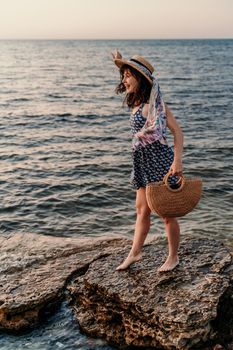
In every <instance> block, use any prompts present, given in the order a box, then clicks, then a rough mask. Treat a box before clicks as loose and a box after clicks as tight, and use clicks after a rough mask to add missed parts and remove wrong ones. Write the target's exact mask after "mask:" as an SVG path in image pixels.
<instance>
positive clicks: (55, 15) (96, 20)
mask: <svg viewBox="0 0 233 350" xmlns="http://www.w3.org/2000/svg"><path fill="white" fill-rule="evenodd" d="M173 38H181V39H183V38H233V0H0V39H173Z"/></svg>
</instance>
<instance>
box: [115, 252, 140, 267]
mask: <svg viewBox="0 0 233 350" xmlns="http://www.w3.org/2000/svg"><path fill="white" fill-rule="evenodd" d="M141 258H142V253H139V254H137V255H128V256H127V258H126V259H125V261H124V262H123V263H122V264H120V265H119V266H118V267H117V268H116V270H117V271H119V270H125V269H127V267H129V266H130V265H131V264H133V263H134V262H136V261H139V260H141Z"/></svg>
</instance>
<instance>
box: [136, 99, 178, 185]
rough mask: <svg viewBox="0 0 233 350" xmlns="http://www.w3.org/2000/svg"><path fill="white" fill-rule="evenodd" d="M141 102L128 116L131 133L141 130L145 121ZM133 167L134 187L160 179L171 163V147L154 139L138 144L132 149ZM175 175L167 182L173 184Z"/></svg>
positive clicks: (172, 156) (175, 180) (172, 155)
mask: <svg viewBox="0 0 233 350" xmlns="http://www.w3.org/2000/svg"><path fill="white" fill-rule="evenodd" d="M143 106H144V104H142V105H141V106H140V107H139V109H138V110H137V112H136V113H134V114H132V115H131V117H130V124H131V131H132V134H133V135H134V134H136V133H137V132H138V131H140V130H141V128H142V127H143V125H144V124H145V122H146V118H145V117H143V116H142V109H143ZM132 158H133V169H132V173H131V184H132V186H133V188H134V189H136V190H138V189H139V188H140V187H146V185H147V184H148V183H149V182H154V181H161V180H163V178H164V176H165V175H166V174H167V172H168V170H169V169H170V166H171V165H172V162H173V158H174V153H173V150H172V148H171V147H169V146H168V145H163V144H161V143H160V142H159V141H154V142H153V143H151V144H147V145H146V146H142V145H140V146H139V147H137V149H136V150H133V151H132ZM176 182H177V177H176V176H170V177H169V183H170V184H175V183H176Z"/></svg>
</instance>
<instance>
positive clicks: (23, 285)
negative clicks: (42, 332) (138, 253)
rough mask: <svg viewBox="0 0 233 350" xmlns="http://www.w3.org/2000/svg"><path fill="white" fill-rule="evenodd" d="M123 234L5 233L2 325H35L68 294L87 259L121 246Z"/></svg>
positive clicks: (0, 260)
mask: <svg viewBox="0 0 233 350" xmlns="http://www.w3.org/2000/svg"><path fill="white" fill-rule="evenodd" d="M129 243H130V241H128V240H126V239H122V238H117V237H116V238H114V237H100V238H94V237H93V238H64V237H53V236H45V235H35V234H16V235H14V236H12V237H10V238H1V255H0V329H2V330H3V329H4V330H11V331H12V330H14V331H18V330H22V329H25V328H31V327H34V326H35V325H36V324H37V323H38V322H39V321H40V319H41V317H43V316H44V315H46V313H47V312H48V311H51V310H53V309H54V307H56V305H57V304H58V303H60V301H61V300H62V299H63V298H64V295H65V286H66V284H67V282H68V281H69V279H70V278H72V276H73V275H75V274H82V273H84V272H85V271H86V270H87V269H88V266H89V264H90V263H91V262H92V261H94V260H95V259H98V258H100V257H103V256H105V255H109V254H111V253H113V252H118V251H119V250H121V247H122V245H123V244H124V245H125V244H126V245H127V244H129Z"/></svg>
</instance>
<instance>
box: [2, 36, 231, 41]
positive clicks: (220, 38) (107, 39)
mask: <svg viewBox="0 0 233 350" xmlns="http://www.w3.org/2000/svg"><path fill="white" fill-rule="evenodd" d="M232 39H233V37H219V38H216V37H215V38H213V37H203V38H198V37H194V38H0V41H10V40H12V41H14V40H18V41H19V40H28V41H29V40H38V41H42V40H53V41H55V40H57V41H59V40H60V41H62V40H64V41H65V40H77V41H78V40H80V41H85V40H86V41H97V40H99V41H103V40H105V41H134V40H135V41H136V40H148V41H152V40H232Z"/></svg>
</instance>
